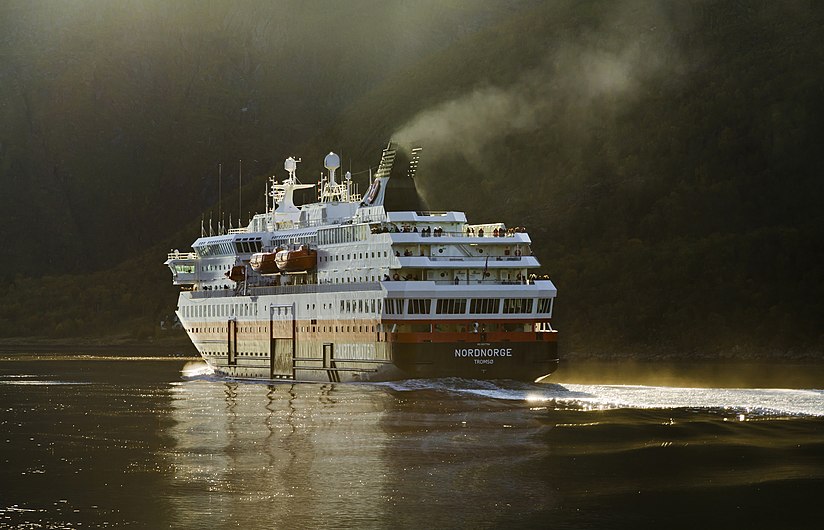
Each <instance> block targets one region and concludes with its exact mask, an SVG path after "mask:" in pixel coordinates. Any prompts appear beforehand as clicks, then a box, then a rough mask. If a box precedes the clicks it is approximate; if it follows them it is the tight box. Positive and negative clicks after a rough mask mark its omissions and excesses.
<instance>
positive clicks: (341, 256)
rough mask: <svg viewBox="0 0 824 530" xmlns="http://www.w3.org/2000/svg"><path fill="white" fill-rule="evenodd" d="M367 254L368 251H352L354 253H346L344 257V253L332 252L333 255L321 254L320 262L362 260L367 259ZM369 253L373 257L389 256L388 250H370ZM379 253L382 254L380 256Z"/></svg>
mask: <svg viewBox="0 0 824 530" xmlns="http://www.w3.org/2000/svg"><path fill="white" fill-rule="evenodd" d="M369 254H370V252H354V253H348V254H346V257H344V254H334V255H329V256H321V257H320V261H322V262H331V261H346V260H352V259H361V260H362V259H368V258H369ZM371 254H372V257H373V258H375V257H378V258H380V257H384V258H388V257H389V251H387V250H384V251H383V252H380V251H378V252H377V253H376V252H374V251H373V252H371ZM376 254H377V256H376ZM381 254H383V256H381Z"/></svg>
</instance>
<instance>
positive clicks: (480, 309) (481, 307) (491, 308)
mask: <svg viewBox="0 0 824 530" xmlns="http://www.w3.org/2000/svg"><path fill="white" fill-rule="evenodd" d="M500 305H501V300H500V299H499V298H473V299H472V301H471V302H470V303H469V312H470V313H475V314H486V315H488V314H493V313H497V312H498V309H499V308H500Z"/></svg>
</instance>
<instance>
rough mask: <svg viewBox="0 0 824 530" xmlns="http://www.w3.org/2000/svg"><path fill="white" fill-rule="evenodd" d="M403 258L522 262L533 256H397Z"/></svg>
mask: <svg viewBox="0 0 824 530" xmlns="http://www.w3.org/2000/svg"><path fill="white" fill-rule="evenodd" d="M397 257H401V258H409V257H412V258H415V257H419V258H420V257H423V258H429V260H430V261H480V262H486V261H521V260H523V259H524V258H529V257H531V256H489V257H487V256H397Z"/></svg>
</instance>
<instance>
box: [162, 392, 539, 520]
mask: <svg viewBox="0 0 824 530" xmlns="http://www.w3.org/2000/svg"><path fill="white" fill-rule="evenodd" d="M415 393H416V392H412V394H415ZM428 393H429V394H430V396H429V397H430V398H433V399H434V401H429V400H428V399H427V400H425V402H424V403H421V402H420V401H419V399H418V398H416V396H413V395H412V394H409V393H405V392H402V391H401V392H398V391H396V390H394V389H392V388H389V387H387V386H380V385H366V384H364V385H340V384H338V385H335V384H290V383H283V384H263V383H257V382H238V381H226V380H220V379H218V378H215V377H212V376H202V377H200V378H199V379H197V380H190V381H185V382H181V383H176V384H174V389H173V393H172V414H171V416H172V419H173V420H174V424H173V425H172V426H171V427H170V428H169V429H168V431H167V434H168V435H169V436H171V437H173V438H174V440H175V442H176V443H175V444H174V449H173V450H172V451H169V453H168V454H166V455H165V457H166V459H167V460H168V463H169V464H170V468H171V469H172V470H173V479H172V487H171V491H172V492H173V493H174V496H173V498H172V499H171V500H172V504H173V505H175V504H177V505H178V507H179V508H180V509H177V510H174V513H175V520H174V521H172V523H173V524H179V525H181V526H184V527H190V526H192V525H197V524H200V522H201V521H202V518H203V517H204V516H207V515H208V517H209V518H210V519H211V520H212V521H213V522H215V523H216V524H218V526H223V525H226V526H229V525H231V524H234V523H236V522H245V523H244V524H253V522H254V521H280V522H282V523H283V524H284V526H289V527H306V528H314V527H323V526H332V527H349V528H364V527H370V526H386V525H387V524H391V525H400V526H407V527H412V526H417V525H418V524H419V523H420V521H421V518H422V517H426V518H427V520H430V521H438V522H439V523H438V524H439V525H441V526H455V525H457V526H462V527H464V526H476V525H482V524H484V523H487V524H488V523H489V522H490V521H491V520H494V519H496V518H499V517H503V518H504V519H503V520H505V519H506V517H507V516H510V517H511V516H515V515H516V514H528V513H531V512H540V511H544V510H546V509H548V507H549V496H548V495H547V492H546V490H545V487H544V486H543V485H541V484H540V481H539V482H538V483H536V482H530V483H527V484H525V483H523V477H522V476H510V470H511V469H512V466H513V465H518V464H517V463H518V462H520V461H527V460H529V459H530V458H531V457H535V456H537V455H540V454H541V453H542V452H543V450H544V448H543V447H542V444H541V442H540V433H541V432H542V431H543V430H545V429H547V428H548V426H547V425H545V424H543V423H542V422H540V421H535V420H536V418H532V419H531V420H530V419H529V418H528V416H530V415H531V412H530V409H529V408H528V407H518V408H519V409H522V410H513V409H512V408H511V406H509V405H503V406H502V405H501V404H499V403H495V402H491V403H486V404H480V403H476V404H474V405H472V406H471V407H469V409H467V408H466V406H465V405H466V402H463V403H461V402H453V400H451V399H449V396H446V395H439V392H438V391H434V392H432V391H430V392H428ZM535 478H536V479H538V477H535ZM456 514H460V521H458V520H456V519H455V516H456ZM503 520H502V522H503Z"/></svg>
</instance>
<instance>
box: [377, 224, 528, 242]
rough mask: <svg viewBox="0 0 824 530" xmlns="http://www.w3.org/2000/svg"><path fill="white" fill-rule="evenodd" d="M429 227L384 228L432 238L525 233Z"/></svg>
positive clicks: (481, 236) (472, 237)
mask: <svg viewBox="0 0 824 530" xmlns="http://www.w3.org/2000/svg"><path fill="white" fill-rule="evenodd" d="M429 228H431V229H432V231H431V232H430V231H426V232H421V229H420V227H418V231H417V232H415V229H414V227H409V228H404V227H399V228H398V229H397V230H391V229H389V230H386V232H387V233H390V234H417V235H419V236H420V237H432V238H438V237H462V238H468V239H474V238H479V237H480V238H484V239H487V238H489V239H498V238H507V237H511V238H516V237H518V236H519V235H520V234H526V233H527V232H499V235H497V236H495V235H493V232H490V233H487V232H484V233H483V234H479V233H477V232H475V233H472V232H465V231H461V230H439V231H435V228H436V227H431V226H429ZM500 234H503V235H500Z"/></svg>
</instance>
